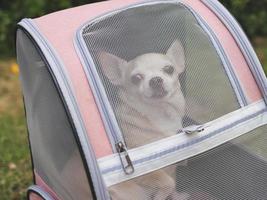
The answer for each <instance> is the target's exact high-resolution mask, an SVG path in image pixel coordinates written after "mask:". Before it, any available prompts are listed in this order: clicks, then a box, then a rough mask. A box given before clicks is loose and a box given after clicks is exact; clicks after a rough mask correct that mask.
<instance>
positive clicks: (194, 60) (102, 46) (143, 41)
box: [82, 3, 239, 148]
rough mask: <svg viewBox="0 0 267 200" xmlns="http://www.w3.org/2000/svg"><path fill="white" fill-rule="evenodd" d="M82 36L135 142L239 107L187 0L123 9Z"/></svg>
mask: <svg viewBox="0 0 267 200" xmlns="http://www.w3.org/2000/svg"><path fill="white" fill-rule="evenodd" d="M82 35H83V39H84V41H85V43H86V45H87V48H88V51H89V52H90V54H91V56H92V59H93V61H94V63H95V66H96V68H97V71H98V73H99V75H100V78H101V80H102V82H103V85H104V88H105V90H106V93H107V96H108V98H109V101H110V104H111V106H112V107H113V109H114V111H115V115H116V118H117V121H118V123H119V126H120V127H121V129H122V132H123V135H124V138H125V141H126V144H127V146H128V148H132V147H136V146H139V145H143V144H146V143H149V142H152V141H155V140H158V139H161V138H163V137H167V136H171V135H174V134H176V133H177V131H178V130H179V129H181V128H182V127H187V126H190V125H193V124H202V123H205V122H208V121H210V120H213V119H215V118H217V117H219V116H222V115H224V114H226V113H229V112H231V111H233V110H236V109H237V108H239V104H238V102H237V99H236V95H235V93H234V92H233V88H232V86H231V84H230V82H229V79H228V77H227V75H226V72H225V69H224V66H223V64H222V60H221V58H220V57H219V56H218V54H217V50H216V49H215V47H214V46H213V44H212V42H211V39H210V37H209V36H208V34H207V33H206V32H205V31H204V30H203V29H202V27H201V26H200V25H199V24H198V22H197V20H196V18H195V17H194V16H193V15H192V13H191V12H190V11H189V10H188V9H187V8H185V7H183V6H181V5H180V4H170V3H164V4H162V3H160V4H155V5H146V6H141V7H135V8H129V9H126V10H123V11H120V12H116V13H114V14H111V15H109V16H106V17H102V18H101V19H98V20H95V21H94V22H93V23H91V24H89V25H88V26H86V27H85V28H84V29H83V32H82ZM91 67H92V66H91ZM222 97H223V99H222Z"/></svg>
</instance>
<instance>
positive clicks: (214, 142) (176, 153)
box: [98, 101, 267, 187]
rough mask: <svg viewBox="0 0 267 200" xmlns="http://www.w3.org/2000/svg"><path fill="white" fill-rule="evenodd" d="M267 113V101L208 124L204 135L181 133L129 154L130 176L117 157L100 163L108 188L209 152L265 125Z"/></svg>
mask: <svg viewBox="0 0 267 200" xmlns="http://www.w3.org/2000/svg"><path fill="white" fill-rule="evenodd" d="M266 111H267V107H266V105H265V103H264V101H259V102H256V103H253V104H250V105H249V106H246V107H244V108H241V109H239V110H237V111H234V112H232V113H229V114H227V115H225V116H223V117H221V118H219V119H217V120H214V121H211V122H209V123H207V124H205V125H204V127H205V130H204V131H203V132H200V133H196V134H192V135H190V134H189V135H188V134H186V133H181V134H178V135H175V136H171V137H169V138H165V139H163V140H160V141H157V142H154V143H151V144H147V145H144V146H142V147H138V148H135V149H131V150H129V151H128V153H129V156H130V157H131V159H132V162H133V163H134V168H135V172H134V173H133V174H131V175H125V173H124V171H123V170H122V169H121V168H119V167H117V166H120V165H121V164H120V159H119V156H118V154H113V155H110V156H107V157H104V158H101V159H98V164H99V167H100V170H101V172H102V174H103V178H104V181H105V183H106V185H107V186H108V187H109V186H112V185H114V184H117V183H120V182H123V181H126V180H129V179H132V178H135V177H138V176H141V175H144V174H147V173H149V172H152V171H155V170H157V169H160V168H163V167H166V166H169V165H171V164H174V163H177V162H179V161H182V160H185V159H187V158H190V157H192V156H195V155H198V154H200V153H203V152H205V151H208V150H210V149H212V148H214V147H216V146H218V145H221V144H223V143H225V142H228V141H230V140H232V139H234V138H236V137H239V136H241V135H243V134H245V133H247V132H249V131H251V130H253V129H255V128H257V127H259V126H262V125H264V124H266V123H267V112H266ZM215 133H216V134H215ZM150 158H151V159H150Z"/></svg>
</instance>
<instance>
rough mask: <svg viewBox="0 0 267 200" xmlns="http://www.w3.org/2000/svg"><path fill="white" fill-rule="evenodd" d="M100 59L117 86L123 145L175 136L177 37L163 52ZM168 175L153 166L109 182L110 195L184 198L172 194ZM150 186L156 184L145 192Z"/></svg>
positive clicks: (179, 68)
mask: <svg viewBox="0 0 267 200" xmlns="http://www.w3.org/2000/svg"><path fill="white" fill-rule="evenodd" d="M99 58H100V63H101V68H102V71H103V73H104V74H105V76H106V77H107V78H108V79H109V81H110V82H111V83H112V84H114V85H116V86H117V87H118V88H119V89H118V96H119V99H120V103H119V105H118V106H117V108H116V109H115V113H116V116H117V119H118V121H119V123H120V126H121V128H122V132H123V134H124V137H125V142H126V144H127V147H128V148H134V147H137V146H141V145H144V144H147V143H150V142H153V141H156V140H159V139H162V138H164V137H168V136H172V135H175V134H176V133H177V131H178V130H179V129H181V128H182V118H183V116H184V110H185V100H184V96H183V94H182V91H181V88H180V82H179V75H180V74H181V73H182V72H183V71H184V68H185V57H184V49H183V47H182V45H181V43H180V42H179V41H178V40H176V41H174V42H173V43H172V45H171V46H170V48H169V49H168V51H167V53H166V54H159V53H148V54H143V55H140V56H138V57H136V58H134V59H133V60H131V61H129V62H127V61H126V60H124V59H122V58H119V57H117V56H115V55H112V54H109V53H107V52H101V53H100V55H99ZM168 70H169V71H168ZM136 79H137V80H136ZM152 79H153V80H152ZM155 79H157V80H155ZM168 171H169V170H168ZM171 171H173V170H171ZM173 173H174V172H173ZM172 177H175V175H174V174H173V175H172V176H170V175H168V173H166V171H165V170H158V171H155V172H153V173H150V174H148V175H145V176H142V177H140V178H137V179H136V180H134V181H128V182H127V183H123V184H121V185H119V186H113V187H111V189H110V193H111V196H112V199H116V200H122V199H153V200H160V199H166V198H168V199H181V200H182V199H187V196H188V195H187V194H180V193H177V192H175V181H174V179H173V178H172ZM150 185H151V186H152V185H153V187H155V188H154V190H153V192H149V193H148V192H147V191H149V186H150ZM145 191H146V192H145ZM130 194H132V195H130Z"/></svg>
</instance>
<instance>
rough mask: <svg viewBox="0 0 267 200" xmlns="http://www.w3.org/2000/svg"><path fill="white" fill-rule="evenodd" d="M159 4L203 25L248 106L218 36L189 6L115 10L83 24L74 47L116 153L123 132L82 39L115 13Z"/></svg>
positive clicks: (242, 100)
mask: <svg viewBox="0 0 267 200" xmlns="http://www.w3.org/2000/svg"><path fill="white" fill-rule="evenodd" d="M157 3H173V4H181V5H183V6H184V7H186V8H187V9H189V11H190V12H191V13H192V14H193V16H195V18H196V20H197V21H198V22H199V24H200V25H202V28H203V29H204V30H205V31H206V33H207V34H208V35H209V37H210V39H211V42H212V43H213V45H214V47H215V49H216V51H217V53H218V55H219V57H220V60H221V61H222V64H223V66H224V68H225V71H226V74H227V75H228V78H229V80H230V83H231V85H232V87H233V90H234V92H235V94H236V96H237V99H238V102H239V104H240V106H241V107H243V106H244V105H247V100H246V97H245V95H244V92H243V90H242V88H241V86H240V84H239V82H238V80H237V77H236V75H235V73H234V71H233V69H232V66H231V63H230V62H229V60H228V58H227V56H226V54H225V52H224V51H223V48H222V46H221V45H220V43H219V41H218V39H217V38H216V35H215V34H214V33H213V31H212V30H211V28H209V27H208V25H207V24H206V23H205V22H204V20H203V19H202V18H201V17H200V16H199V15H198V14H197V13H196V12H194V11H193V9H191V8H189V7H188V6H187V5H185V4H182V3H180V1H179V0H170V1H148V2H146V3H139V4H134V5H130V6H127V7H124V8H121V9H118V10H115V11H113V12H109V13H106V14H104V15H101V16H98V17H96V18H94V19H92V20H90V21H89V22H86V23H85V24H83V25H82V26H81V27H80V28H79V29H78V30H77V32H76V38H75V39H74V45H75V48H76V51H77V53H78V55H79V57H80V60H81V62H82V65H83V68H84V71H85V73H86V75H87V79H88V81H89V83H90V85H91V86H92V91H93V93H94V95H95V100H96V103H97V105H98V108H99V110H100V113H101V116H102V119H103V121H104V124H105V128H106V131H107V133H108V136H109V139H110V142H111V144H112V147H113V151H114V152H116V148H115V143H118V142H120V141H124V140H123V136H122V133H121V130H120V128H119V125H118V122H117V120H116V118H115V115H114V112H113V110H112V107H111V105H110V103H109V101H108V97H107V95H106V92H105V89H104V87H103V85H102V83H101V79H100V77H99V75H98V72H97V70H96V66H95V63H94V61H93V59H92V56H91V55H90V52H89V50H88V49H87V47H86V44H85V41H84V40H83V37H82V31H83V29H84V28H85V27H86V26H88V25H89V24H92V23H96V22H97V21H99V20H101V19H103V18H105V17H109V16H110V15H113V14H115V13H118V12H121V11H124V10H126V9H129V8H133V7H140V6H144V5H151V4H157Z"/></svg>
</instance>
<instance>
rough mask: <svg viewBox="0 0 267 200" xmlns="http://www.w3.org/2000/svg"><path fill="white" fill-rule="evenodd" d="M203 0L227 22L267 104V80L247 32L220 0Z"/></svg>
mask: <svg viewBox="0 0 267 200" xmlns="http://www.w3.org/2000/svg"><path fill="white" fill-rule="evenodd" d="M202 2H203V3H204V4H205V5H206V6H207V7H208V8H210V9H211V10H212V11H213V12H214V14H215V15H216V16H217V17H218V18H219V19H220V20H221V21H222V22H223V23H224V24H225V26H226V27H227V28H228V30H229V31H230V33H231V34H232V36H233V37H234V39H235V41H236V42H237V45H238V46H239V49H240V50H241V52H242V53H243V55H244V57H245V59H246V61H247V63H248V65H249V68H250V70H251V72H252V74H253V76H254V79H255V80H256V82H257V84H258V86H259V88H260V90H261V92H262V95H263V98H264V101H265V103H266V104H267V80H266V76H265V74H264V71H263V69H262V66H261V63H260V61H259V59H258V57H257V55H256V53H255V51H254V49H253V47H252V45H251V44H250V42H249V40H248V39H247V36H246V34H245V33H244V31H243V30H242V28H241V27H240V25H239V24H238V22H237V21H236V20H235V18H234V17H233V16H232V15H231V14H230V13H229V11H227V9H226V8H225V7H224V6H223V5H222V4H221V3H219V2H218V1H211V0H202Z"/></svg>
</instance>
